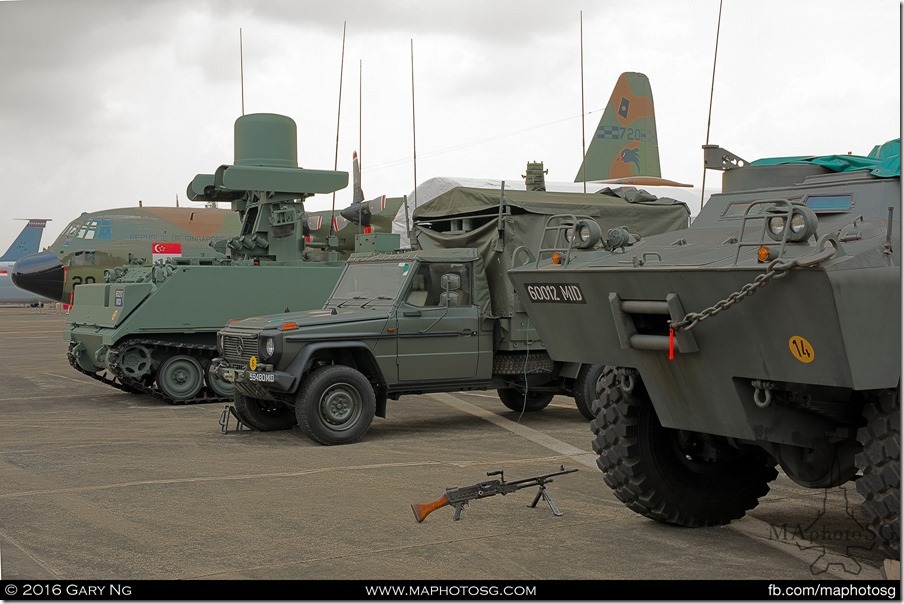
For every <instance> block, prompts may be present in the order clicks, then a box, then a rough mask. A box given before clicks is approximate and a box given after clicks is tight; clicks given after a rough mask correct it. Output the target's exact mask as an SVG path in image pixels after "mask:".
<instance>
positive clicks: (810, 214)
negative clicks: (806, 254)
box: [766, 205, 819, 243]
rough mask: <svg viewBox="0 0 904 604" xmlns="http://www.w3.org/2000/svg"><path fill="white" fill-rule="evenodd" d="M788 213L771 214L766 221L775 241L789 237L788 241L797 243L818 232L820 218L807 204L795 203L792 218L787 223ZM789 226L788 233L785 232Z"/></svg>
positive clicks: (770, 234) (768, 230)
mask: <svg viewBox="0 0 904 604" xmlns="http://www.w3.org/2000/svg"><path fill="white" fill-rule="evenodd" d="M787 216H788V214H787V213H785V212H783V213H782V214H780V215H776V216H771V217H769V218H768V219H767V222H766V232H767V233H768V234H769V237H771V238H772V239H774V240H775V241H781V240H782V238H784V237H787V241H789V242H791V243H796V242H800V241H806V240H807V239H809V238H810V237H812V236H814V235H815V234H816V227H818V226H819V219H818V218H817V217H816V213H815V212H814V211H813V210H811V209H810V208H808V207H806V206H801V205H795V206H794V207H793V208H792V209H791V220H790V221H789V222H788V224H787V225H786V224H785V218H787ZM786 226H787V229H788V233H787V235H786V234H785V228H786Z"/></svg>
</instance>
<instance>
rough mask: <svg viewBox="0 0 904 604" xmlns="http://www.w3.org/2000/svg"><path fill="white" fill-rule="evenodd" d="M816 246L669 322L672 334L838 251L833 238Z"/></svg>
mask: <svg viewBox="0 0 904 604" xmlns="http://www.w3.org/2000/svg"><path fill="white" fill-rule="evenodd" d="M817 244H818V249H817V251H816V252H814V253H812V254H809V255H807V256H802V257H800V258H794V259H793V260H788V261H787V262H783V261H782V260H781V259H776V260H773V261H772V262H770V263H769V265H768V266H767V267H766V272H765V273H763V274H761V275H757V277H756V279H754V280H753V282H752V283H748V284H747V285H745V286H744V287H742V288H741V289H740V290H739V291H736V292H735V293H733V294H731V295H730V296H728V297H727V298H725V299H724V300H720V301H719V302H717V303H715V304H713V305H712V306H710V307H709V308H705V309H703V310H702V311H700V312H689V313H687V314H686V315H684V318H683V319H681V320H680V321H669V328H670V329H671V330H672V331H673V332H677V331H678V330H679V329H685V330H688V331H690V330H691V329H693V328H694V327H695V326H696V325H697V323H699V322H700V321H705V320H706V319H709V318H710V317H714V316H715V315H717V314H719V313H720V312H722V311H723V310H725V309H727V308H731V307H732V306H734V305H735V304H737V303H738V302H740V301H741V300H743V299H744V298H747V297H749V296H752V295H753V294H755V293H756V291H757V290H758V289H760V288H761V287H765V286H766V284H767V283H769V282H770V281H771V280H772V279H781V278H782V277H784V276H786V275H787V274H788V273H789V272H790V271H791V269H793V268H797V267H802V268H808V267H811V266H816V265H818V264H822V263H823V262H825V261H827V260H829V259H831V258H832V257H833V256H834V255H835V254H836V253H837V252H838V250H839V245H838V241H837V240H836V239H835V237H834V236H823V237H822V238H820V239H819V241H818V242H817Z"/></svg>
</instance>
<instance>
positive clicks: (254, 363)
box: [248, 357, 257, 371]
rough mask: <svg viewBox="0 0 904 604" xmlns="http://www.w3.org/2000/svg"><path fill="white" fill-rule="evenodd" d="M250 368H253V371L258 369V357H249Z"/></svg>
mask: <svg viewBox="0 0 904 604" xmlns="http://www.w3.org/2000/svg"><path fill="white" fill-rule="evenodd" d="M248 368H249V369H251V371H254V370H256V369H257V357H251V358H250V359H248Z"/></svg>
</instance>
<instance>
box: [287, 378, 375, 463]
mask: <svg viewBox="0 0 904 604" xmlns="http://www.w3.org/2000/svg"><path fill="white" fill-rule="evenodd" d="M375 413H376V395H375V394H374V389H373V386H371V384H370V381H369V380H368V379H367V378H366V377H365V376H364V374H362V373H361V372H360V371H357V370H355V369H352V368H351V367H348V366H346V365H325V366H323V367H320V368H319V369H315V370H314V371H313V372H311V374H310V375H309V376H308V378H307V379H306V380H305V381H304V383H302V385H301V388H300V389H299V391H298V398H297V399H296V402H295V415H296V417H297V418H298V426H299V427H300V428H301V429H302V431H303V432H304V433H305V434H306V435H307V436H308V437H309V438H310V439H311V440H313V441H315V442H318V443H320V444H322V445H346V444H349V443H353V442H355V441H357V440H359V439H360V438H361V437H362V436H364V433H365V432H367V430H368V428H370V424H371V423H372V422H373V420H374V415H375Z"/></svg>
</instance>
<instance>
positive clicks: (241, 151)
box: [65, 114, 348, 403]
mask: <svg viewBox="0 0 904 604" xmlns="http://www.w3.org/2000/svg"><path fill="white" fill-rule="evenodd" d="M296 137H297V134H296V126H295V122H294V121H293V120H292V119H291V118H288V117H286V116H281V115H275V114H251V115H245V116H242V117H240V118H238V120H236V122H235V162H234V164H233V165H222V166H220V167H219V168H217V170H216V172H215V173H214V174H199V175H197V176H196V177H195V178H194V179H193V180H192V182H191V183H190V184H189V186H188V197H189V199H191V200H193V201H220V202H222V201H228V202H231V204H232V209H233V210H234V211H236V212H238V214H239V216H240V218H241V221H242V222H241V231H240V232H239V233H238V234H237V235H236V236H234V237H232V238H229V239H227V240H226V241H225V242H220V243H221V244H222V245H220V246H219V251H220V252H221V253H219V254H215V253H212V254H211V255H209V256H206V257H177V258H168V259H166V260H162V261H157V262H154V263H153V264H145V263H144V262H143V261H138V262H137V263H135V264H133V265H128V266H124V267H121V268H117V269H115V270H114V271H111V272H109V273H108V274H107V276H106V282H105V283H97V284H85V285H79V286H78V287H76V288H75V290H74V291H75V295H74V304H73V306H72V310H71V311H70V314H69V315H68V316H67V323H68V327H67V329H66V332H65V338H66V339H67V340H68V341H69V343H70V345H69V361H70V363H71V364H72V366H73V367H74V368H75V369H77V370H78V371H80V372H82V373H84V374H86V375H90V376H92V377H94V378H96V379H98V380H100V381H103V382H104V383H106V384H109V385H110V386H113V387H116V388H119V389H121V390H125V391H128V392H135V393H144V394H149V395H153V396H156V397H158V398H160V399H162V400H164V401H166V402H169V403H194V402H214V401H222V400H231V399H232V395H233V387H232V385H231V384H227V383H224V382H221V381H219V380H217V379H216V378H215V376H214V375H213V374H212V373H211V372H210V371H208V368H209V364H210V360H211V359H212V358H213V356H214V354H215V352H216V332H217V330H218V329H220V328H222V326H223V325H224V324H225V323H226V322H228V321H230V320H232V319H238V318H241V317H246V316H248V315H250V314H255V313H268V312H269V313H275V312H284V311H285V312H288V311H290V310H303V309H309V308H320V307H321V306H322V305H323V303H324V302H325V301H326V299H327V296H328V295H329V293H330V292H331V291H332V289H333V286H334V285H335V284H336V280H337V279H338V277H339V275H340V273H341V272H342V268H343V266H344V261H343V260H342V259H341V258H340V255H339V253H338V252H337V251H335V250H328V252H327V254H328V255H327V257H326V259H324V260H322V261H312V260H309V259H308V258H307V257H306V256H307V252H306V247H307V246H308V245H309V244H311V242H309V241H307V240H306V237H307V238H309V234H308V231H309V227H308V225H307V222H306V214H305V210H304V200H305V199H306V198H308V197H310V196H312V195H314V194H317V193H332V192H334V191H337V190H339V189H342V188H344V187H345V186H347V184H348V173H347V172H336V171H323V170H307V169H302V168H299V167H298V163H297V142H296ZM326 243H327V244H328V242H326ZM328 247H329V246H328V245H323V246H321V249H324V248H328ZM345 256H346V257H347V256H348V254H347V253H346V254H345ZM239 284H241V287H239V286H238V285H239Z"/></svg>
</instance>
